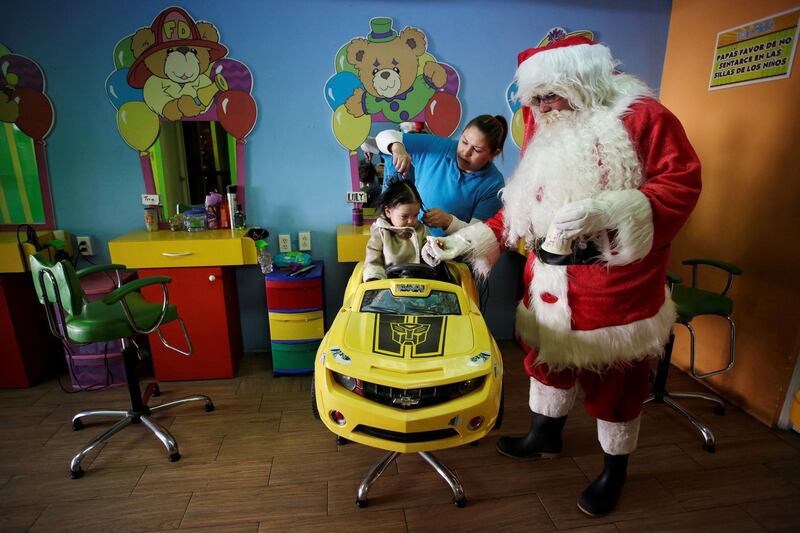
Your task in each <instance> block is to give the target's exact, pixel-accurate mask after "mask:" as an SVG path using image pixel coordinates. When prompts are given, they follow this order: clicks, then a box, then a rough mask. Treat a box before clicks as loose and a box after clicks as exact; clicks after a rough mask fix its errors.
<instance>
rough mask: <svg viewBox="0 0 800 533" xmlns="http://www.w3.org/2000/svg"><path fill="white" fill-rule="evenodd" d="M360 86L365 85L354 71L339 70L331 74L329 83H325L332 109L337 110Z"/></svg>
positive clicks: (327, 97)
mask: <svg viewBox="0 0 800 533" xmlns="http://www.w3.org/2000/svg"><path fill="white" fill-rule="evenodd" d="M358 87H361V88H363V87H364V85H362V84H361V80H359V79H358V76H356V75H355V74H353V73H352V72H339V73H338V74H334V75H333V76H331V77H330V79H328V83H326V84H325V99H326V100H327V101H328V105H329V106H330V107H331V109H333V110H335V109H336V108H337V107H339V106H340V105H342V104H344V102H345V100H347V99H348V98H350V97H351V96H352V95H353V91H354V90H355V89H356V88H358Z"/></svg>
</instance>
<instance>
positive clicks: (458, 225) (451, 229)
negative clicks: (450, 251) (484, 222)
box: [444, 214, 480, 235]
mask: <svg viewBox="0 0 800 533" xmlns="http://www.w3.org/2000/svg"><path fill="white" fill-rule="evenodd" d="M450 216H451V217H453V220H452V221H451V222H450V225H449V226H447V228H445V230H444V232H445V233H446V234H448V235H452V234H453V233H455V232H457V231H459V230H462V229H464V228H466V227H467V226H469V224H474V223H475V222H480V221H479V220H478V219H476V218H473V219H472V220H470V221H469V223H466V222H464V221H463V220H461V219H460V218H458V217H457V216H455V215H452V214H451V215H450Z"/></svg>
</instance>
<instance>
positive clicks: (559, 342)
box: [515, 267, 676, 371]
mask: <svg viewBox="0 0 800 533" xmlns="http://www.w3.org/2000/svg"><path fill="white" fill-rule="evenodd" d="M556 268H558V267H556ZM560 268H564V267H560ZM534 272H535V273H536V274H538V273H539V270H538V269H535V270H534ZM543 281H544V280H542V279H538V280H537V279H536V278H534V282H533V283H532V284H531V285H532V287H531V292H532V293H533V292H534V291H535V294H532V296H535V297H536V298H535V300H534V305H533V309H527V308H526V307H525V306H524V305H523V304H522V303H520V305H519V306H518V307H517V322H516V326H515V329H516V334H517V337H519V339H520V340H521V341H522V342H524V343H525V344H527V345H528V346H530V347H532V348H535V349H536V350H537V351H538V354H539V356H538V359H537V361H538V362H541V363H547V365H548V366H549V367H550V368H551V369H552V370H561V369H564V368H568V367H575V368H583V369H588V370H595V371H601V370H603V369H605V368H607V367H608V366H610V365H615V364H625V363H626V362H632V361H637V360H639V359H641V358H642V357H646V356H660V355H661V354H662V353H663V352H664V344H666V342H667V338H668V337H669V331H670V329H671V328H672V324H673V323H674V322H675V316H676V313H675V304H674V303H673V302H672V299H671V298H670V297H669V292H668V291H667V289H666V287H665V288H664V291H665V300H664V305H662V306H661V309H659V310H658V313H656V314H655V315H653V316H651V317H650V318H645V319H642V320H638V321H636V322H631V323H630V324H622V325H619V326H609V327H605V328H598V329H592V330H572V329H571V328H570V323H569V322H564V320H566V318H567V316H568V315H566V314H565V313H564V312H563V311H559V310H556V311H555V313H553V310H552V307H553V306H555V305H557V304H558V303H560V302H561V300H560V299H559V302H556V304H545V305H538V304H536V300H538V301H539V302H541V298H540V297H539V296H538V295H540V294H541V293H542V292H544V291H546V292H550V293H552V294H554V295H556V296H558V295H557V294H556V293H555V292H553V290H558V288H557V287H556V286H554V285H553V284H551V286H550V288H548V289H545V290H544V291H543V290H541V289H540V288H539V287H538V284H539V283H540V282H543ZM559 298H560V297H559ZM542 303H543V302H542ZM598 312H602V310H598ZM551 313H552V316H551Z"/></svg>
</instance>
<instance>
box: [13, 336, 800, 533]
mask: <svg viewBox="0 0 800 533" xmlns="http://www.w3.org/2000/svg"><path fill="white" fill-rule="evenodd" d="M501 348H502V349H503V353H504V358H505V361H506V366H505V368H506V401H505V403H506V419H505V423H504V426H503V428H502V430H501V431H498V432H494V433H493V434H492V435H491V436H490V437H488V438H486V439H484V440H483V441H481V442H480V443H479V445H478V446H466V447H462V448H457V449H453V450H447V451H443V452H441V453H437V456H438V457H439V458H440V459H442V460H443V461H444V462H445V463H446V464H447V465H448V466H449V467H451V468H452V469H453V470H455V471H456V472H457V474H458V475H459V476H460V478H461V480H462V482H463V484H464V488H465V491H466V496H467V506H466V507H465V508H462V509H457V508H455V507H454V506H453V505H452V503H451V493H450V490H449V489H448V487H447V486H446V485H445V483H444V481H443V480H442V479H441V478H439V477H438V476H437V475H436V474H435V472H434V471H433V470H431V469H430V468H429V467H428V466H427V464H426V463H424V462H423V461H422V460H421V459H420V458H419V457H418V456H416V455H408V456H401V457H400V459H399V460H398V462H397V463H396V465H392V466H391V467H390V468H389V469H388V470H387V472H386V473H385V474H384V476H383V477H381V478H380V479H379V480H378V481H377V482H376V483H375V485H373V487H372V489H371V490H370V493H369V506H368V507H367V508H365V509H359V508H357V507H356V505H355V496H356V489H357V487H358V484H359V482H360V480H361V478H362V477H363V475H364V474H365V473H366V471H367V470H368V469H369V467H370V466H371V465H372V464H373V463H374V462H376V461H377V460H378V459H379V458H380V457H381V456H382V454H383V452H380V451H378V450H373V449H369V448H366V447H364V446H361V445H357V444H348V445H346V446H338V447H337V445H336V443H335V439H334V438H333V436H332V434H331V433H329V432H328V431H327V430H326V429H325V428H324V427H323V425H322V424H321V423H320V422H319V421H317V420H315V419H314V418H313V417H312V416H311V410H310V394H309V386H310V379H309V378H308V377H283V378H273V377H272V373H271V369H270V366H269V357H268V356H266V355H253V356H249V357H246V358H245V360H244V361H243V364H242V368H241V369H240V372H239V377H237V378H236V379H231V380H215V381H197V382H174V383H162V384H161V388H162V392H163V394H162V396H161V397H160V398H156V399H155V400H154V402H152V403H159V402H161V401H169V400H170V399H174V398H178V397H180V396H184V395H189V394H199V393H201V394H208V395H210V396H211V397H212V398H213V400H214V402H215V403H216V406H217V409H216V411H214V412H212V413H206V412H205V411H204V410H203V408H202V404H192V405H189V406H185V407H180V408H177V409H174V410H170V411H166V412H164V413H163V414H160V415H159V416H157V417H156V418H157V419H158V420H159V421H160V422H161V423H162V424H163V425H164V426H166V427H168V428H169V429H170V430H171V431H172V433H173V434H174V435H175V437H176V438H177V440H178V444H179V446H180V452H181V454H182V456H183V458H182V459H181V460H180V461H179V462H177V463H169V462H167V460H166V453H165V450H164V448H163V447H162V445H161V444H160V443H159V442H158V441H157V440H156V439H155V438H153V437H152V435H151V434H150V433H149V432H148V431H147V430H146V429H145V428H144V427H142V426H141V425H136V426H129V427H128V428H126V429H124V430H123V431H122V432H120V433H119V434H117V435H115V436H114V437H113V438H112V439H111V440H110V441H108V442H107V443H106V444H105V445H103V446H102V447H100V449H99V452H92V453H91V454H90V455H89V456H88V457H87V458H86V459H85V460H84V463H83V465H84V469H85V470H86V475H85V476H84V477H83V478H82V479H79V480H74V481H73V480H70V479H69V478H68V477H67V470H68V464H69V461H70V458H71V457H72V454H73V453H75V450H76V449H77V448H78V447H79V446H81V445H82V444H83V443H84V442H86V441H88V440H89V439H90V438H91V437H92V436H93V435H94V434H95V433H97V432H98V431H100V430H102V429H103V428H105V427H108V425H109V424H108V423H102V422H95V423H93V424H91V425H87V427H86V428H85V429H84V430H83V431H79V432H74V431H72V429H71V424H70V416H71V415H72V414H73V413H75V412H77V411H78V410H81V409H86V408H92V407H123V406H125V396H126V393H125V392H124V390H122V389H119V388H117V389H113V390H106V391H101V392H92V393H88V392H86V393H78V394H66V393H64V392H62V390H61V389H60V388H59V386H58V383H57V382H56V381H55V380H50V381H48V382H46V383H44V384H41V385H38V386H36V387H33V388H29V389H17V390H0V423H1V424H2V426H1V427H2V429H0V531H114V532H120V531H162V530H169V529H181V530H191V531H219V532H234V533H238V532H256V531H324V532H331V531H365V530H373V531H380V532H392V531H425V532H427V531H453V532H455V531H457V532H459V533H460V532H464V531H553V530H577V529H581V528H586V530H591V531H617V530H620V531H648V532H653V531H704V532H705V531H725V532H728V531H789V530H793V531H798V530H800V436H798V435H797V434H795V433H791V432H780V431H773V430H769V429H767V428H766V427H765V426H763V425H762V424H761V423H759V422H757V421H756V420H755V419H753V418H751V417H750V416H748V415H746V414H744V413H742V412H741V411H739V410H738V409H736V408H733V407H731V408H729V409H728V413H727V415H726V416H724V417H717V416H715V415H714V414H712V411H711V406H710V404H706V403H704V402H700V401H686V402H684V405H686V406H687V407H688V408H689V409H690V410H692V411H693V412H694V413H696V414H697V415H699V416H700V417H701V418H702V419H703V420H705V421H707V422H708V423H709V424H710V426H711V428H712V429H713V431H714V432H715V433H716V436H717V441H718V443H717V451H716V453H713V454H711V453H707V452H705V451H703V450H702V449H701V440H700V436H699V433H697V432H696V431H695V430H694V428H693V427H692V426H691V425H690V424H689V423H688V422H687V421H686V420H685V419H683V418H681V417H680V416H679V415H677V414H676V413H674V412H673V411H672V410H671V409H669V408H668V407H666V406H665V405H653V404H651V405H648V406H647V407H646V409H645V413H644V415H643V421H642V425H641V433H640V437H639V450H638V451H637V452H636V453H635V454H634V455H632V456H631V463H630V469H629V477H628V483H627V485H626V487H625V492H624V494H623V496H622V499H621V501H620V504H619V507H618V509H617V510H616V511H615V512H614V513H613V514H611V515H609V516H606V517H603V518H589V517H587V516H585V515H583V514H582V513H581V512H580V511H578V509H577V507H576V500H577V497H578V494H579V493H580V491H581V490H582V489H583V488H584V487H585V486H586V485H587V484H588V483H589V481H591V480H592V479H594V477H595V476H596V475H597V474H598V473H599V471H600V468H601V464H602V454H601V450H600V446H599V444H598V443H597V439H596V430H595V422H594V420H593V419H591V418H589V417H588V416H587V415H586V414H585V413H584V412H583V408H582V405H580V403H577V404H576V406H575V408H574V409H573V412H572V413H571V414H570V418H569V420H568V421H567V426H566V429H565V432H564V437H565V449H564V453H563V454H562V455H561V456H560V457H559V458H557V459H553V460H545V461H533V460H512V459H508V458H506V457H503V456H500V455H499V454H498V453H497V452H496V451H495V442H496V440H497V438H498V436H499V435H506V434H515V433H521V432H524V431H527V428H528V422H529V419H530V412H529V411H528V408H527V389H528V381H527V377H526V376H524V375H523V373H522V372H521V364H520V362H521V358H522V354H521V352H520V351H519V350H518V349H517V348H516V347H515V346H514V345H513V344H512V343H502V345H501ZM669 385H670V386H669V388H670V389H671V390H675V391H676V390H698V389H701V388H702V387H701V386H700V385H698V384H696V383H694V382H693V381H692V380H690V379H689V378H687V377H686V376H685V375H683V374H681V373H680V372H678V371H676V370H674V371H673V373H672V375H671V378H670V384H669Z"/></svg>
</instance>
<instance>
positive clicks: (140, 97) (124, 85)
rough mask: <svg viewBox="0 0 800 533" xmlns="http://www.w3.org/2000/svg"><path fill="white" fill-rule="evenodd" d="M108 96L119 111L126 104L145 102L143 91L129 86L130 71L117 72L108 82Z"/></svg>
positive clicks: (124, 69)
mask: <svg viewBox="0 0 800 533" xmlns="http://www.w3.org/2000/svg"><path fill="white" fill-rule="evenodd" d="M106 94H108V99H109V100H111V103H112V104H113V105H114V107H116V108H117V109H119V108H120V107H121V106H122V104H124V103H126V102H134V101H139V102H142V101H144V94H143V93H142V90H141V89H134V88H133V87H131V86H130V85H128V69H127V68H121V69H118V70H115V71H114V72H112V73H111V75H110V76H109V77H108V79H107V80H106Z"/></svg>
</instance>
